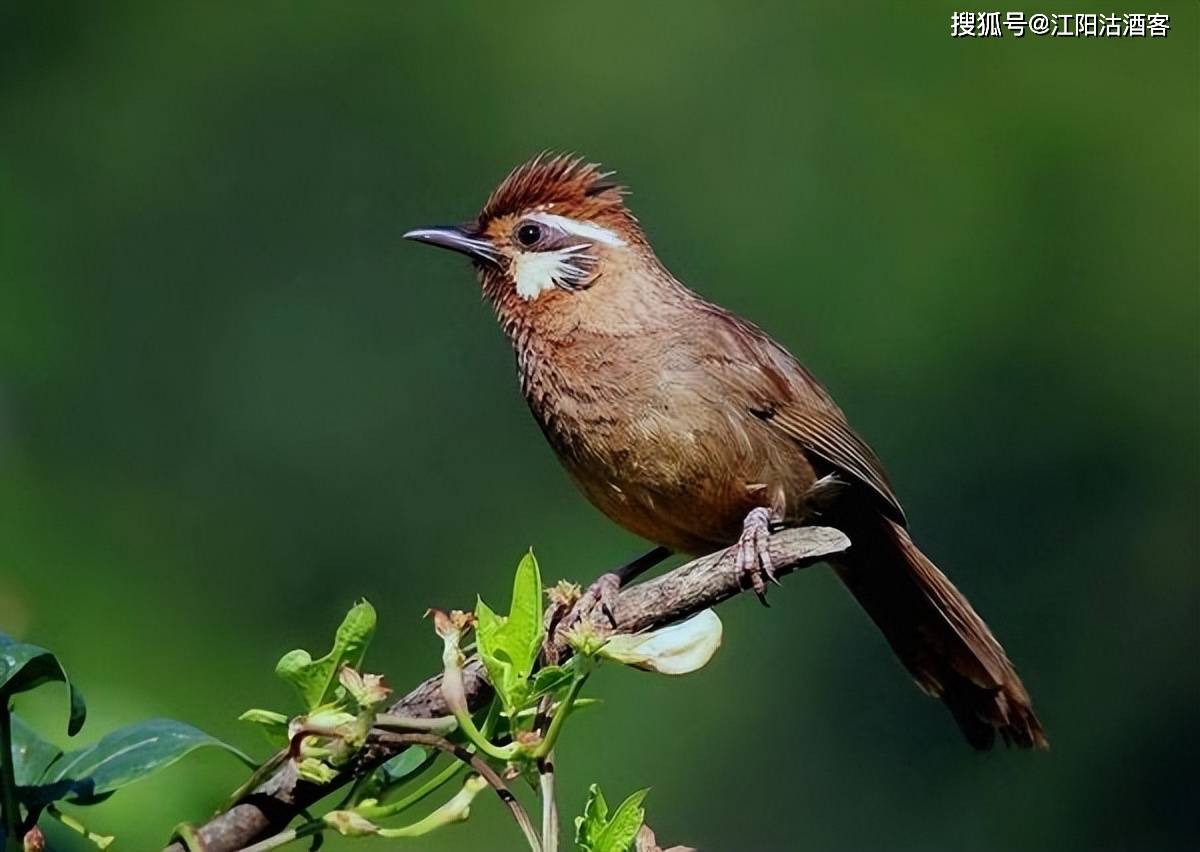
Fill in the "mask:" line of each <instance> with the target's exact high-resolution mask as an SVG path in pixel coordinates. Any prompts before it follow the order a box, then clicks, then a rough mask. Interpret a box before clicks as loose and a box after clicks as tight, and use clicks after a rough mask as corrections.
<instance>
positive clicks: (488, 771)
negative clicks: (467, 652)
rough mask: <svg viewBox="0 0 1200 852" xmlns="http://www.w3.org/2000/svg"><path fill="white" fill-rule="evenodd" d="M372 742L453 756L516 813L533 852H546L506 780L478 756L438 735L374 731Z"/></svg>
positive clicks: (527, 815)
mask: <svg viewBox="0 0 1200 852" xmlns="http://www.w3.org/2000/svg"><path fill="white" fill-rule="evenodd" d="M371 739H372V740H374V741H375V742H378V743H381V744H386V745H388V746H404V747H406V746H411V745H423V746H429V747H430V748H436V749H438V750H440V751H444V752H446V753H447V754H449V755H453V756H454V757H456V758H458V759H459V760H461V761H462V762H463V763H466V764H468V765H469V766H470V767H471V768H472V769H474V770H475V771H476V772H478V773H479V775H480V776H481V777H482V778H483V780H485V781H487V782H488V784H490V785H491V787H492V789H493V790H495V791H496V795H497V796H499V797H500V801H502V802H504V804H505V806H506V807H507V808H508V810H509V811H510V812H511V813H512V816H513V819H515V820H516V821H517V825H518V826H520V827H521V831H522V833H524V835H525V840H526V842H528V843H529V848H530V850H532V852H542V844H541V842H540V841H539V840H538V836H537V831H535V830H534V827H533V822H532V821H531V820H530V819H529V814H527V813H525V808H523V807H522V806H521V803H520V802H518V801H517V797H516V796H514V795H513V794H512V790H509V789H508V785H507V784H505V783H504V779H503V778H501V777H500V776H499V775H498V774H497V773H496V770H494V769H492V767H490V766H488V764H487V761H485V760H484V759H483V758H482V757H480V756H479V755H478V754H476V753H475V752H471V751H467V749H466V748H464V747H463V746H460V745H458V744H457V743H452V742H450V740H448V739H446V738H445V737H439V736H438V735H437V734H393V733H389V732H388V731H372V733H371Z"/></svg>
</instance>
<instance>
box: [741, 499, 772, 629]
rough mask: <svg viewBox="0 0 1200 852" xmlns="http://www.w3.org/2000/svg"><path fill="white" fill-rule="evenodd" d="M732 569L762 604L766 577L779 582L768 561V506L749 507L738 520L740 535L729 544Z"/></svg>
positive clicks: (769, 556)
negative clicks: (746, 513)
mask: <svg viewBox="0 0 1200 852" xmlns="http://www.w3.org/2000/svg"><path fill="white" fill-rule="evenodd" d="M732 550H733V552H734V570H736V571H737V573H738V579H739V582H740V583H741V584H742V586H743V588H744V587H745V585H746V584H747V583H748V584H749V585H750V586H751V587H752V588H753V589H754V594H756V595H758V599H759V601H761V602H762V605H763V606H770V604H768V603H767V580H770V581H771V582H772V583H774V584H775V585H777V586H778V585H780V582H779V579H778V578H777V577H776V576H775V565H774V563H773V562H772V561H771V510H770V509H766V508H764V507H761V506H760V507H758V508H756V509H751V510H750V514H748V515H746V520H744V521H743V522H742V535H741V537H740V538H738V541H737V544H735V545H734V546H733V548H732Z"/></svg>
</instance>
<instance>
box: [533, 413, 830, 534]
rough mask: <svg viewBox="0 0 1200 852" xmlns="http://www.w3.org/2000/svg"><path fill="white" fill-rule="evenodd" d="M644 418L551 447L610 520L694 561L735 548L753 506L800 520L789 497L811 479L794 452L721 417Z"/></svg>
mask: <svg viewBox="0 0 1200 852" xmlns="http://www.w3.org/2000/svg"><path fill="white" fill-rule="evenodd" d="M647 410H649V411H650V412H651V413H649V414H645V413H643V414H642V415H640V416H637V417H631V418H628V419H624V420H621V421H619V422H614V421H611V420H607V421H606V420H603V419H600V420H598V421H597V422H594V423H593V424H592V425H591V426H590V427H589V428H587V429H586V430H579V431H577V432H576V433H575V434H574V435H572V436H571V438H570V439H569V440H558V441H556V440H555V439H554V438H553V437H551V443H552V444H554V445H555V449H556V450H557V451H558V453H559V457H560V458H561V459H562V461H563V463H564V465H565V466H566V468H567V470H568V472H569V473H570V474H571V477H572V478H573V479H574V480H575V482H576V484H577V485H578V486H579V487H580V489H581V490H582V491H583V492H584V494H585V495H586V496H587V497H588V499H589V500H590V501H591V502H592V503H593V504H594V505H595V506H596V507H597V508H598V509H600V510H601V511H602V512H604V514H606V515H607V516H608V517H609V518H611V519H612V520H614V521H616V522H617V523H618V524H620V525H621V526H623V527H625V528H626V529H628V530H629V531H630V532H633V533H634V534H636V535H640V536H642V537H644V538H647V539H649V540H651V541H653V542H655V543H657V544H661V545H664V546H666V547H669V548H670V549H672V550H675V551H678V552H682V553H692V554H701V553H707V552H709V551H711V550H714V549H717V548H719V547H724V546H727V545H729V544H732V543H733V542H734V541H736V540H737V537H738V535H739V534H740V532H741V528H742V521H743V519H744V518H745V516H746V514H747V513H748V512H749V511H750V510H751V509H753V508H754V507H756V506H768V507H771V508H774V509H777V510H778V511H779V512H781V513H782V514H783V515H784V516H785V517H789V516H791V517H789V519H796V518H795V513H796V511H798V510H799V509H800V507H799V506H789V505H788V504H789V497H791V495H799V494H803V493H804V492H805V491H807V488H808V486H809V485H810V484H811V483H812V481H813V480H814V478H815V476H814V474H813V471H812V468H811V466H810V465H809V464H808V461H807V460H806V458H805V456H804V454H803V452H802V451H801V450H800V448H799V447H798V446H796V445H795V444H792V443H791V442H790V441H787V440H786V439H780V438H778V437H776V436H775V435H774V434H772V433H770V432H769V431H768V430H767V429H765V428H763V427H761V426H760V425H759V424H757V423H755V422H753V421H747V420H746V418H744V416H743V417H738V416H734V415H732V414H730V415H729V416H726V413H725V412H721V411H719V410H708V411H705V412H704V413H703V416H699V417H696V416H693V417H689V418H688V419H687V420H686V421H682V420H680V419H676V418H672V417H668V416H663V415H662V414H661V411H655V410H654V409H646V408H643V409H642V411H643V412H646V411H647ZM564 437H565V436H564Z"/></svg>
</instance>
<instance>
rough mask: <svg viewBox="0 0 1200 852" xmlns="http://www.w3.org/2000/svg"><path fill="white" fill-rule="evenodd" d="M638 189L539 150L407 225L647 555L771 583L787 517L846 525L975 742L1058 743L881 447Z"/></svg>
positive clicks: (573, 472) (842, 573)
mask: <svg viewBox="0 0 1200 852" xmlns="http://www.w3.org/2000/svg"><path fill="white" fill-rule="evenodd" d="M627 195H628V193H627V190H626V188H625V187H624V186H622V185H621V184H620V183H619V182H618V181H616V180H615V179H614V176H613V173H612V172H609V171H605V170H604V169H603V168H602V167H601V166H599V165H598V164H596V163H592V162H589V161H587V160H585V159H584V158H582V157H579V156H576V155H572V154H555V153H549V152H543V153H541V154H538V155H537V156H535V157H533V158H532V159H530V160H528V161H527V162H524V163H522V164H521V165H519V166H517V167H516V168H515V169H513V170H512V171H511V172H510V173H509V174H508V176H507V177H506V178H504V180H503V181H502V182H501V183H500V184H499V185H498V186H497V187H496V189H495V190H494V191H493V192H492V193H491V194H490V196H489V197H488V198H487V200H486V202H485V203H484V205H483V207H482V209H481V210H480V211H479V213H478V214H477V215H476V216H475V217H474V218H473V219H470V220H468V221H466V222H464V223H461V224H457V225H448V226H437V227H425V228H417V229H414V230H411V231H408V232H407V233H405V234H404V236H405V237H406V238H407V239H410V240H415V241H418V242H421V243H426V244H429V245H432V246H437V247H440V248H444V249H450V250H452V251H455V252H459V253H461V254H464V255H466V256H467V257H469V258H470V260H471V262H472V264H473V267H474V270H475V273H476V276H477V278H478V280H479V283H480V285H481V288H482V291H483V296H484V297H485V299H486V301H488V302H490V304H491V306H492V308H493V309H494V311H495V314H496V317H497V319H498V321H499V324H500V327H501V328H502V329H503V331H504V334H505V336H506V337H507V338H508V340H509V341H510V342H511V344H512V347H513V350H514V352H515V355H516V367H517V375H518V378H519V383H520V388H521V392H522V393H523V395H524V397H525V400H526V401H527V402H528V405H529V409H530V411H531V412H532V414H533V417H534V419H535V420H536V421H537V424H538V425H539V426H540V427H541V430H542V432H543V434H544V435H545V437H546V440H547V441H548V442H549V444H550V446H551V447H552V448H553V449H554V451H555V453H556V454H557V456H558V458H559V460H560V461H561V462H562V464H563V466H564V467H565V469H566V471H567V473H568V475H569V476H570V478H571V479H572V480H573V481H574V483H575V484H576V485H577V486H578V488H579V489H580V490H581V491H582V492H583V494H584V495H585V496H586V497H587V498H588V500H590V501H591V503H592V504H594V505H595V506H596V507H597V508H598V509H599V510H600V511H601V512H603V513H604V514H605V515H607V516H608V517H609V518H610V519H611V520H613V521H615V522H616V523H617V524H619V525H620V526H622V527H624V528H625V529H627V530H629V531H631V532H633V533H634V534H636V535H638V536H641V537H642V538H645V539H647V540H649V541H650V542H653V543H654V544H655V545H657V548H656V551H654V552H652V553H651V554H648V557H649V559H647V560H643V561H642V562H641V563H640V564H641V565H643V566H644V565H645V564H649V563H650V562H653V561H654V560H655V559H656V558H658V556H661V555H665V554H667V553H670V552H675V553H681V554H688V555H693V556H699V555H703V554H707V553H710V552H714V551H716V550H718V549H721V548H729V549H730V550H729V552H730V553H731V554H732V555H733V557H734V558H733V561H734V568H733V570H737V571H738V572H739V573H740V574H742V575H743V577H744V578H745V579H746V584H747V585H752V586H753V587H754V589H755V591H756V592H758V593H759V595H760V597H761V596H762V595H763V590H764V588H765V583H766V582H768V581H771V580H773V579H774V571H773V565H772V563H771V557H770V553H769V549H768V547H767V541H768V537H769V535H770V532H771V531H772V530H773V529H775V528H777V527H779V526H799V525H803V524H805V523H813V522H815V521H816V520H818V519H819V520H820V521H821V523H823V524H825V525H830V526H835V527H837V528H838V529H840V530H842V531H843V532H844V533H845V534H846V535H847V536H848V537H849V540H850V542H851V544H850V547H849V548H848V549H847V550H846V551H845V552H843V553H840V554H838V555H836V556H835V557H832V558H830V559H828V560H827V561H829V563H830V564H831V566H832V568H833V570H834V571H835V572H836V574H837V575H838V577H840V578H841V580H842V581H843V582H844V584H845V586H846V587H847V588H848V589H849V591H850V593H851V594H852V595H853V597H854V598H856V599H857V601H858V603H859V604H861V606H862V608H863V609H865V610H866V612H867V614H868V615H869V616H870V618H871V619H872V620H873V621H874V622H875V624H876V625H877V626H878V628H879V630H880V631H882V633H883V635H884V637H885V638H886V639H887V641H888V643H889V644H890V645H891V647H892V649H893V650H894V652H895V654H896V655H897V657H898V658H899V660H900V662H901V663H902V664H903V665H904V667H905V668H906V669H907V670H908V672H909V673H910V675H911V676H912V678H913V679H914V680H915V681H916V683H917V685H918V686H919V687H920V688H921V689H922V690H923V691H924V692H926V693H928V694H929V695H932V696H935V697H937V698H940V699H941V701H942V702H943V703H944V704H945V706H946V707H947V708H948V709H949V711H950V713H951V714H952V716H953V717H954V720H955V721H956V722H957V724H958V726H959V728H960V729H961V731H962V733H963V735H964V736H965V738H966V740H967V742H968V743H969V744H970V745H971V746H973V747H974V748H976V749H980V750H984V749H988V748H991V747H992V746H993V744H994V743H995V741H996V739H997V737H999V739H1000V740H1002V741H1003V742H1004V743H1005V744H1006V745H1009V746H1013V747H1019V748H1037V749H1041V748H1047V747H1048V744H1049V742H1048V739H1047V737H1046V733H1045V731H1044V729H1043V727H1042V724H1041V722H1040V721H1039V720H1038V717H1037V715H1036V714H1035V712H1034V710H1033V706H1032V703H1031V701H1030V698H1029V694H1028V692H1027V691H1026V689H1025V686H1024V685H1023V684H1022V682H1021V679H1020V677H1019V676H1018V675H1017V672H1016V670H1015V668H1014V667H1013V665H1012V663H1011V662H1010V661H1009V659H1008V657H1007V655H1006V654H1005V651H1004V649H1003V648H1002V647H1001V645H1000V643H999V642H998V641H997V640H996V638H995V637H994V636H993V634H992V631H991V630H990V629H989V628H988V626H987V624H986V623H985V622H984V621H983V619H982V618H981V617H980V616H979V615H978V614H977V613H976V612H975V610H974V609H973V608H972V606H971V604H970V603H969V602H968V601H967V599H966V598H965V597H964V596H963V594H962V593H961V592H959V591H958V589H957V588H956V587H955V586H954V584H953V583H951V581H950V580H949V578H947V576H946V575H945V574H944V573H942V571H941V570H940V569H939V568H938V567H937V566H936V565H935V564H934V563H933V562H932V561H931V560H930V559H929V558H928V557H927V556H926V555H925V554H924V553H923V552H922V551H921V550H920V548H919V547H918V546H917V545H916V544H915V543H914V541H913V539H912V537H911V535H910V534H909V531H908V524H907V520H906V517H905V513H904V510H903V509H902V508H901V505H900V501H899V499H898V498H897V496H896V493H895V490H894V489H893V487H892V484H891V482H890V481H889V479H888V476H887V474H886V472H885V471H884V468H883V465H882V463H881V462H880V460H879V458H878V457H877V456H876V454H875V452H874V451H873V450H872V449H871V447H870V446H868V444H867V443H866V442H865V441H864V440H863V439H862V438H860V437H859V435H858V434H857V433H856V432H855V431H854V430H853V429H852V428H851V427H850V425H849V423H848V422H847V419H846V417H845V415H844V414H843V412H842V410H841V408H839V407H838V405H837V403H835V402H834V400H833V398H832V397H831V396H830V394H829V393H828V392H827V391H826V390H825V388H824V387H823V386H822V385H821V384H820V383H819V382H818V381H817V379H816V378H814V376H813V375H812V374H811V373H810V372H809V371H808V369H807V368H805V367H804V366H803V365H802V364H801V363H800V362H799V361H798V360H797V359H796V358H795V357H794V356H793V355H792V354H791V353H790V352H788V351H787V350H786V349H785V348H784V347H783V346H782V345H780V344H779V343H777V342H776V341H775V340H773V339H772V338H771V337H770V336H768V335H767V334H766V332H764V331H762V330H761V329H760V328H759V327H758V326H756V325H754V324H752V323H750V322H749V321H747V320H745V319H742V318H741V317H739V316H736V315H735V314H733V313H731V312H730V311H728V310H725V309H724V308H722V307H720V306H718V305H716V304H714V303H713V302H711V301H709V300H707V299H705V298H703V297H702V296H701V295H699V294H698V293H697V292H695V291H693V290H692V289H690V288H689V287H687V286H686V285H685V284H684V283H683V282H681V281H680V280H679V279H678V278H676V277H675V276H674V275H673V274H672V273H671V272H670V271H669V270H668V269H667V267H666V266H665V265H664V264H663V262H662V261H661V260H660V259H659V258H658V256H657V254H656V253H655V251H654V248H653V247H652V245H651V244H650V242H649V240H648V238H647V236H646V233H645V231H644V230H643V228H642V226H641V223H640V222H639V221H638V219H637V218H636V217H635V216H634V214H633V213H632V212H631V210H630V209H629V206H628V205H627V203H626V198H627Z"/></svg>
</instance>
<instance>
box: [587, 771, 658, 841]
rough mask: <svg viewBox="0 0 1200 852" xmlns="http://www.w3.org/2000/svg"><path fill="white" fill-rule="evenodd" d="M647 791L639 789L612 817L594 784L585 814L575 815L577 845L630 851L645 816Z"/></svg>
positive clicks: (590, 790) (602, 795) (589, 791)
mask: <svg viewBox="0 0 1200 852" xmlns="http://www.w3.org/2000/svg"><path fill="white" fill-rule="evenodd" d="M647 792H649V791H648V790H638V791H637V792H636V793H634V794H633V795H632V796H630V797H629V798H628V799H626V800H625V801H623V802H621V804H620V805H619V806H618V807H617V809H616V810H615V811H614V812H613V814H612V816H611V817H609V815H608V803H607V802H606V801H604V794H603V793H601V792H600V788H599V787H598V786H597V785H595V784H593V785H592V786H591V787H589V788H588V800H587V804H586V805H585V806H584V809H583V816H580V817H576V818H575V845H576V846H577V847H578V848H579V849H580V850H582V851H583V852H628V850H629V849H630V848H631V847H632V846H633V841H634V839H635V838H636V837H637V833H638V831H639V830H640V829H641V827H642V822H643V820H644V819H645V817H646V812H645V811H644V810H643V809H642V801H643V800H644V799H645V798H646V793H647Z"/></svg>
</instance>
